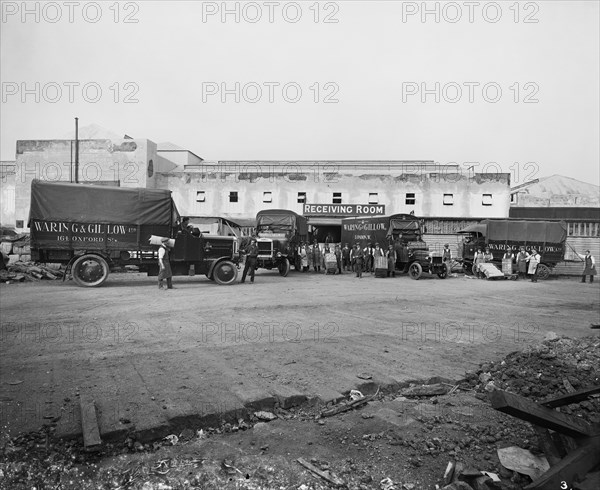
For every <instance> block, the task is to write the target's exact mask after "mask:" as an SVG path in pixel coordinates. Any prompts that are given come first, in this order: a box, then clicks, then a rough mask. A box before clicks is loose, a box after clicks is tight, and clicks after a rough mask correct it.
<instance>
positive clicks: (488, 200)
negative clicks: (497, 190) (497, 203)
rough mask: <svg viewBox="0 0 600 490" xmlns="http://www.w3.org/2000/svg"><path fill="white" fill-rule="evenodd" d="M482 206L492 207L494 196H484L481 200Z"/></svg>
mask: <svg viewBox="0 0 600 490" xmlns="http://www.w3.org/2000/svg"><path fill="white" fill-rule="evenodd" d="M481 204H482V205H484V206H491V205H492V195H491V194H484V195H483V196H482V199H481Z"/></svg>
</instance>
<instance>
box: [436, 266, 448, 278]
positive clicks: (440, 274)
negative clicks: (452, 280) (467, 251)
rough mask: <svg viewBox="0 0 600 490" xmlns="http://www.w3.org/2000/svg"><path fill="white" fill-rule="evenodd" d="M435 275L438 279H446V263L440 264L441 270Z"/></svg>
mask: <svg viewBox="0 0 600 490" xmlns="http://www.w3.org/2000/svg"><path fill="white" fill-rule="evenodd" d="M437 275H438V277H439V278H440V279H446V278H447V277H448V264H442V270H440V272H438V273H437Z"/></svg>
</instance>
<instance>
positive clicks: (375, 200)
mask: <svg viewBox="0 0 600 490" xmlns="http://www.w3.org/2000/svg"><path fill="white" fill-rule="evenodd" d="M238 200H239V194H238V191H230V192H229V202H238ZM196 202H206V191H197V192H196ZM262 202H266V203H270V202H273V193H272V192H271V191H265V192H263V201H262ZM305 202H306V192H298V203H300V204H304V203H305ZM331 202H332V203H333V204H342V193H341V192H334V193H333V197H332V201H331ZM443 202H444V206H453V205H454V194H444V200H443ZM416 203H417V198H416V196H415V193H414V192H407V193H406V196H405V204H406V205H408V206H414V205H415V204H416ZM369 204H379V196H378V193H377V192H369ZM481 204H482V205H483V206H491V205H492V195H491V194H482V197H481Z"/></svg>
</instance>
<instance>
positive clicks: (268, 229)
mask: <svg viewBox="0 0 600 490" xmlns="http://www.w3.org/2000/svg"><path fill="white" fill-rule="evenodd" d="M256 234H257V245H258V259H257V267H260V268H264V269H274V268H276V269H278V270H279V274H280V275H282V276H283V277H286V276H287V275H288V274H289V272H290V264H294V267H295V269H296V270H300V269H301V262H300V254H299V247H300V244H301V243H302V242H306V241H308V223H307V220H306V218H305V217H304V216H300V215H298V214H296V213H294V212H293V211H289V210H287V209H266V210H263V211H259V212H258V214H257V215H256Z"/></svg>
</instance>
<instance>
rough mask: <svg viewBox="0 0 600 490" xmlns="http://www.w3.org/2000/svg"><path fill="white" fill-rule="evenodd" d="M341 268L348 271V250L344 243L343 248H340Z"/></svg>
mask: <svg viewBox="0 0 600 490" xmlns="http://www.w3.org/2000/svg"><path fill="white" fill-rule="evenodd" d="M342 267H343V269H344V271H349V270H350V248H348V244H347V243H344V248H342Z"/></svg>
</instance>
